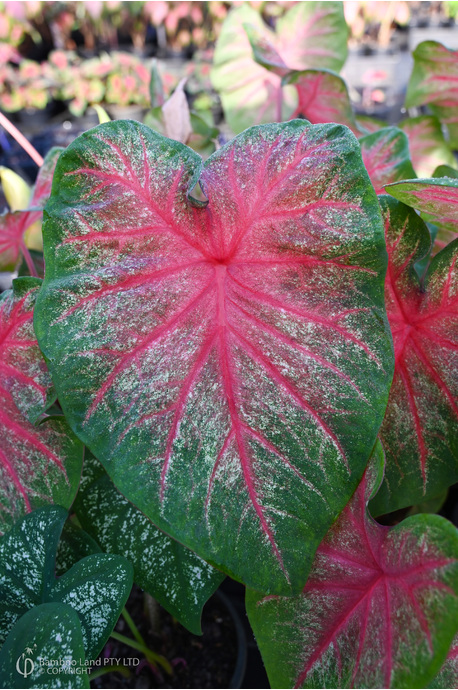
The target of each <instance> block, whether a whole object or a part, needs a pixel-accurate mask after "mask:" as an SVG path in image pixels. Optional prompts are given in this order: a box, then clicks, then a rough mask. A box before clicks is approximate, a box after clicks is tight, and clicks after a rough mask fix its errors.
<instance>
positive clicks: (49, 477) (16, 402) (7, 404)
mask: <svg viewBox="0 0 458 690" xmlns="http://www.w3.org/2000/svg"><path fill="white" fill-rule="evenodd" d="M13 285H14V287H13V290H9V291H7V292H5V293H3V295H2V298H1V300H0V400H1V404H0V437H1V439H2V443H1V447H0V532H5V531H7V530H8V529H9V528H10V527H11V526H12V524H13V523H14V522H15V521H16V520H17V519H18V518H19V517H21V516H22V515H24V514H25V513H28V512H30V511H31V510H33V509H34V508H36V507H38V506H41V505H44V504H46V503H59V504H60V505H63V506H66V507H69V506H70V505H71V503H72V501H73V498H74V496H75V494H76V492H77V489H78V483H79V478H80V475H81V468H82V460H83V447H82V444H81V443H80V442H79V441H78V440H77V439H76V438H75V436H74V435H73V433H72V432H71V431H70V428H69V427H68V425H67V423H66V422H65V421H64V419H63V417H61V418H60V419H58V418H54V419H47V420H45V421H44V422H43V423H41V424H38V421H39V419H40V416H41V415H42V413H43V412H44V411H45V410H46V409H47V408H48V407H49V406H50V405H51V404H52V402H53V401H54V400H55V392H54V389H53V386H52V381H51V376H50V374H49V371H48V369H47V367H46V364H45V362H44V360H43V357H42V355H41V352H40V350H39V347H38V343H37V341H36V337H35V333H34V330H33V307H34V303H35V299H36V296H37V293H38V291H39V288H40V285H41V281H40V280H38V279H35V278H20V279H17V280H15V281H14V283H13Z"/></svg>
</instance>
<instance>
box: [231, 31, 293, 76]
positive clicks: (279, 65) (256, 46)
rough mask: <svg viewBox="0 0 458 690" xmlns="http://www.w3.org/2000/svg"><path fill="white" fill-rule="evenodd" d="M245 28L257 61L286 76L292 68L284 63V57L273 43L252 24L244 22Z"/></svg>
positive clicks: (279, 74)
mask: <svg viewBox="0 0 458 690" xmlns="http://www.w3.org/2000/svg"><path fill="white" fill-rule="evenodd" d="M243 28H244V29H245V31H246V35H247V36H248V40H249V41H250V45H251V48H252V50H253V58H254V60H255V62H257V63H258V65H262V67H265V68H266V69H269V70H271V71H272V72H274V73H275V74H277V75H278V76H279V77H284V76H285V75H286V74H288V72H289V71H290V68H289V67H288V66H287V65H286V64H285V63H284V61H283V58H282V57H281V55H279V54H278V52H277V50H276V48H275V46H274V45H273V43H271V42H270V41H269V40H268V38H267V37H266V36H265V35H263V33H261V31H259V29H257V28H256V27H255V26H253V25H252V24H244V25H243Z"/></svg>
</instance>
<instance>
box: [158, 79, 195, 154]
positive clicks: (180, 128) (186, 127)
mask: <svg viewBox="0 0 458 690" xmlns="http://www.w3.org/2000/svg"><path fill="white" fill-rule="evenodd" d="M185 84H186V79H182V80H181V81H180V83H179V84H178V86H177V87H176V89H175V91H174V92H173V94H172V95H171V96H170V98H169V99H168V100H167V101H166V102H165V103H164V105H163V106H162V114H163V116H164V127H165V134H166V136H168V137H169V138H170V139H174V140H175V141H181V143H182V144H185V143H186V142H187V141H188V139H189V137H190V136H191V134H192V127H191V119H190V113H189V106H188V101H187V99H186V94H185V92H184V85H185Z"/></svg>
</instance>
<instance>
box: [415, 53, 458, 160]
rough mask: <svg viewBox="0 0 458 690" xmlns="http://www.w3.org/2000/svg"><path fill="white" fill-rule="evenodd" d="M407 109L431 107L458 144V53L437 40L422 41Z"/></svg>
mask: <svg viewBox="0 0 458 690" xmlns="http://www.w3.org/2000/svg"><path fill="white" fill-rule="evenodd" d="M413 57H414V66H413V70H412V74H411V77H410V81H409V85H408V87H407V95H406V106H407V107H408V108H411V107H412V106H415V105H423V104H425V103H426V104H428V105H429V107H430V108H431V110H432V111H433V112H434V113H435V114H436V115H437V116H438V117H439V119H440V120H441V122H443V123H445V124H446V125H447V129H448V132H449V135H450V143H451V144H452V146H453V147H455V148H456V146H457V145H458V112H457V108H458V89H457V86H456V83H457V80H458V51H457V50H455V51H454V50H449V49H448V48H446V47H445V46H443V45H442V44H441V43H438V42H437V41H423V43H420V45H418V46H417V47H416V48H415V50H414V52H413Z"/></svg>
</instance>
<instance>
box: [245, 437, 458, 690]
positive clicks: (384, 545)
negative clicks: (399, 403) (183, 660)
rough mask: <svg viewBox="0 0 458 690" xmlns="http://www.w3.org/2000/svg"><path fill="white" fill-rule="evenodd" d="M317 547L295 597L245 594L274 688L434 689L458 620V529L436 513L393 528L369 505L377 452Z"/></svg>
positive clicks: (378, 471) (378, 470)
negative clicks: (378, 519)
mask: <svg viewBox="0 0 458 690" xmlns="http://www.w3.org/2000/svg"><path fill="white" fill-rule="evenodd" d="M380 454H381V451H380V450H379V451H378V452H377V453H376V459H375V461H373V462H372V463H371V465H370V466H369V468H368V470H367V471H366V473H365V475H364V477H363V480H362V481H361V484H360V486H359V488H358V490H357V491H356V493H355V495H354V497H353V498H352V499H351V501H350V503H349V504H348V506H347V507H346V508H345V510H344V511H343V513H342V514H341V515H340V517H339V518H338V520H337V522H336V524H335V525H333V526H332V527H331V529H330V530H329V533H328V534H327V535H326V537H325V539H324V540H323V542H322V543H321V544H320V546H319V548H318V551H317V554H316V558H315V561H314V564H313V568H312V571H311V573H310V577H309V579H308V581H307V584H306V586H305V588H304V590H303V592H302V594H300V595H299V596H297V597H279V596H265V597H262V598H260V596H259V594H257V593H255V592H252V591H249V590H248V592H247V611H248V616H249V619H250V622H251V625H252V627H253V630H254V633H255V636H256V640H257V643H258V645H259V648H260V650H261V654H262V655H263V658H264V663H265V665H266V669H267V673H268V675H269V680H270V682H271V685H272V687H274V688H290V687H295V688H424V687H430V686H429V685H428V683H429V681H430V680H431V679H432V678H433V677H434V675H435V674H436V673H437V671H438V670H439V668H440V665H441V664H442V662H443V661H444V659H445V657H446V655H447V651H448V648H449V646H450V643H451V641H452V639H453V636H454V634H455V632H456V630H457V627H458V596H457V594H458V533H457V531H456V529H455V527H454V526H453V525H452V524H451V523H449V522H447V521H446V520H444V518H441V517H438V516H437V515H416V516H414V517H411V518H409V519H407V520H405V521H404V522H402V523H401V524H399V525H397V526H396V527H394V528H387V527H382V526H380V525H378V524H377V523H376V522H374V521H373V520H372V519H371V518H370V516H369V515H368V513H367V509H366V505H367V501H368V500H369V497H370V496H371V494H372V493H373V491H374V489H376V487H377V486H378V484H379V482H380V479H381V476H382V472H383V462H381V461H383V454H382V457H381V458H380Z"/></svg>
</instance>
